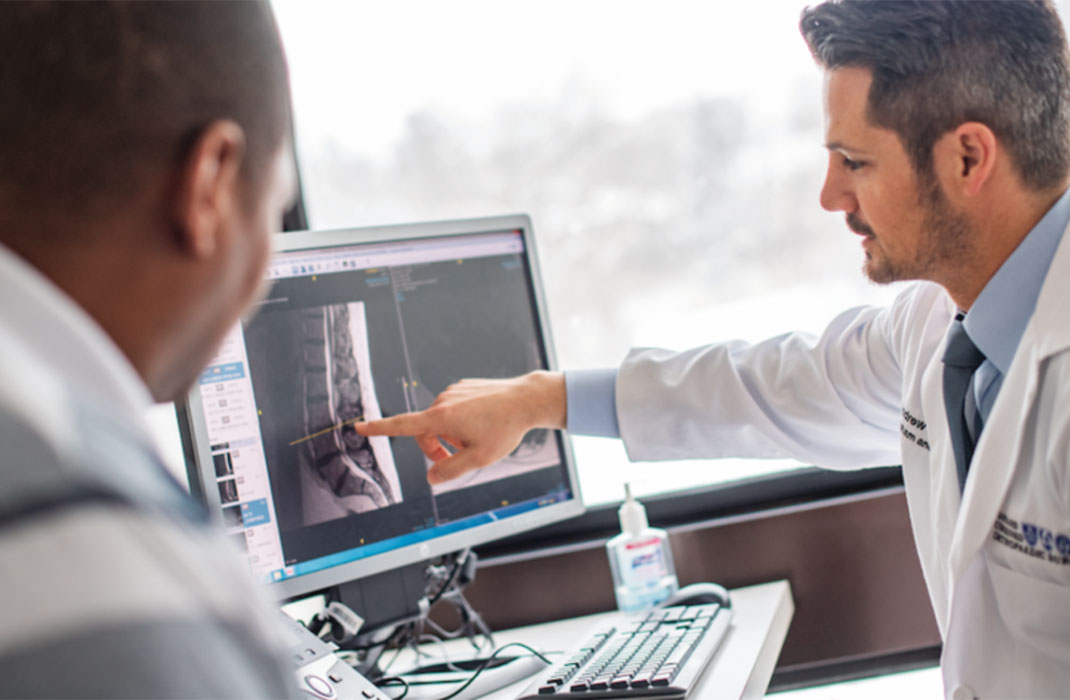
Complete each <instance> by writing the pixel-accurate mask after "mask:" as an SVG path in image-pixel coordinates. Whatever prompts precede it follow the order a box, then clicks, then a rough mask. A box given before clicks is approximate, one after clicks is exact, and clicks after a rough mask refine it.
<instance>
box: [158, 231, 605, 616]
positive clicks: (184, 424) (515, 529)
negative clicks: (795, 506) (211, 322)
mask: <svg viewBox="0 0 1070 700" xmlns="http://www.w3.org/2000/svg"><path fill="white" fill-rule="evenodd" d="M510 231H520V232H521V236H522V238H523V241H524V253H525V254H524V258H525V260H526V264H527V269H528V279H529V282H530V285H531V290H532V295H533V297H534V303H535V317H536V320H537V323H538V325H539V330H540V332H541V334H542V339H543V345H544V351H545V356H546V364H547V369H549V370H556V369H557V368H558V367H557V356H556V352H555V350H554V342H553V334H552V331H551V329H550V321H549V313H548V309H547V304H546V298H545V293H544V291H543V285H542V276H541V273H540V268H539V260H538V255H537V250H536V245H535V237H534V234H533V229H532V225H531V218H530V217H529V216H528V215H527V214H511V215H507V216H493V217H483V218H475V219H453V220H445V221H430V222H420V223H409V224H391V225H386V226H372V227H355V228H345V229H331V230H325V231H298V232H287V233H279V234H276V235H275V236H273V238H272V250H273V251H274V252H275V253H283V252H297V251H305V250H309V251H314V250H317V249H321V248H330V247H339V246H352V245H367V244H376V243H389V242H395V241H398V242H400V241H406V240H420V239H427V238H440V237H448V236H466V235H473V234H475V235H478V234H488V233H504V232H510ZM177 409H178V412H179V418H180V420H179V423H180V427H181V429H182V432H183V435H182V438H183V452H184V453H185V459H186V469H187V473H188V477H189V481H190V487H191V491H192V492H193V493H194V494H195V495H196V496H198V497H199V498H200V499H201V500H202V501H203V502H204V503H205V505H206V506H207V507H208V510H209V512H210V513H211V515H212V517H213V518H214V519H215V520H217V521H218V522H219V523H220V524H222V503H221V499H220V496H219V490H218V489H217V488H208V486H211V485H214V484H215V471H214V467H213V464H212V456H211V450H210V444H209V440H208V435H207V425H206V421H205V417H204V412H203V408H202V403H201V397H200V387H199V385H194V386H193V388H192V389H191V390H190V391H189V393H188V395H187V396H186V397H185V400H184V401H182V402H181V403H180V404H179V405H178V406H177ZM397 439H406V438H397ZM560 444H561V446H562V453H563V458H564V461H565V468H566V470H567V473H568V480H569V485H570V488H571V489H572V492H573V498H571V499H569V500H568V501H564V502H561V503H555V504H552V505H549V506H545V507H541V508H536V509H534V510H530V511H527V512H524V513H521V514H519V515H515V516H512V517H509V518H507V519H504V520H495V521H492V522H489V523H484V524H481V525H477V526H474V527H471V528H467V529H465V530H461V531H458V532H454V533H450V534H446V535H441V536H438V537H433V538H431V539H428V540H425V541H423V542H417V543H413V544H410V545H405V546H402V547H399V548H397V549H394V550H390V551H388V552H383V553H380V554H374V555H370V556H368V557H364V558H361V559H357V560H355V561H351V562H348V563H345V564H341V565H338V566H333V567H329V568H326V569H321V570H318V571H314V572H310V573H308V574H304V575H301V576H297V577H293V578H285V579H282V580H280V581H272V582H269V583H267V584H265V585H266V586H267V589H268V592H269V593H270V594H271V595H272V596H274V597H275V598H277V599H279V600H287V599H293V598H298V597H301V596H305V595H309V594H313V593H316V592H319V591H322V590H324V589H327V588H331V587H333V586H337V585H341V584H343V583H347V582H349V581H353V580H359V579H362V578H366V577H368V576H372V575H374V574H378V573H382V572H385V571H391V570H394V569H397V568H400V567H402V566H406V565H409V564H414V563H417V562H421V561H425V560H427V559H431V558H434V557H437V556H441V555H444V554H448V553H450V552H455V551H459V550H462V549H466V548H469V547H475V546H478V545H481V544H485V543H487V542H492V541H495V540H499V539H502V538H505V537H509V536H511V535H515V534H518V533H521V532H526V531H528V530H532V529H535V528H538V527H542V526H545V525H550V524H552V523H555V522H559V521H561V520H565V519H568V518H572V517H576V516H578V515H582V514H583V513H584V510H585V508H584V505H583V497H582V495H581V492H580V483H579V477H578V474H577V471H576V463H575V458H574V457H573V453H572V447H571V444H570V441H569V438H568V435H567V434H566V433H562V434H561V440H560Z"/></svg>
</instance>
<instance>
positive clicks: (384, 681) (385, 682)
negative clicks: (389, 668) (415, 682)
mask: <svg viewBox="0 0 1070 700" xmlns="http://www.w3.org/2000/svg"><path fill="white" fill-rule="evenodd" d="M399 684H400V685H402V686H404V688H403V689H402V691H401V695H399V696H397V697H396V698H394V700H401V699H402V698H404V697H405V696H406V695H408V694H409V688H410V687H411V686H410V685H409V682H408V681H407V680H405V679H404V678H402V677H401V676H385V677H383V678H380V679H379V680H378V681H377V682H376V683H375V687H376V688H386V687H389V686H394V685H399Z"/></svg>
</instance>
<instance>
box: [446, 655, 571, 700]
mask: <svg viewBox="0 0 1070 700" xmlns="http://www.w3.org/2000/svg"><path fill="white" fill-rule="evenodd" d="M509 647H522V648H524V649H527V650H528V651H530V652H531V653H532V654H533V655H535V656H537V657H538V658H539V659H541V660H542V661H544V662H545V663H547V664H551V663H553V662H552V661H550V659H548V658H546V656H545V655H544V654H543V653H542V652H540V651H537V650H535V649H533V648H531V647H529V646H528V645H527V644H524V643H523V642H509V643H508V644H503V645H502V646H500V647H498V648H497V649H495V650H494V652H493V653H492V654H491V655H490V656H488V657H487V658H485V659H483V663H481V664H480V665H479V668H477V669H476V670H475V672H474V673H472V675H471V677H469V679H468V680H466V681H465V682H464V684H463V685H461V687H460V688H457V689H456V690H454V691H453V692H452V693H450V694H449V695H443V696H442V697H441V698H439V700H450V698H455V697H457V696H458V695H460V694H461V693H463V692H464V691H465V689H466V688H468V686H470V685H472V683H474V682H475V680H476V678H479V674H481V673H483V671H485V670H486V669H487V667H488V666H490V662H491V661H493V660H494V659H495V658H497V656H498V654H501V653H502V652H503V651H505V650H506V649H508V648H509Z"/></svg>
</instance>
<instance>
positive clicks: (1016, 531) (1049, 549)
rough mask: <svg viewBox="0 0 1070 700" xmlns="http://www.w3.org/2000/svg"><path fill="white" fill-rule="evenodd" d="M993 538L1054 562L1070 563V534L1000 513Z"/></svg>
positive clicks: (1005, 544) (1035, 557) (1026, 553)
mask: <svg viewBox="0 0 1070 700" xmlns="http://www.w3.org/2000/svg"><path fill="white" fill-rule="evenodd" d="M992 539H993V540H994V541H995V542H998V543H999V544H1001V545H1003V546H1005V547H1009V548H1010V549H1013V550H1015V551H1016V552H1020V553H1022V554H1025V555H1026V556H1029V557H1033V558H1034V559H1040V560H1042V561H1047V562H1050V563H1052V564H1060V565H1063V566H1065V565H1067V564H1070V534H1068V533H1063V532H1053V531H1051V530H1050V529H1048V528H1045V527H1042V526H1039V525H1037V524H1035V523H1028V522H1026V521H1024V520H1022V521H1017V520H1015V519H1014V518H1011V517H1010V516H1008V515H1007V514H1006V513H1000V514H999V517H998V518H996V524H995V526H994V527H993V528H992Z"/></svg>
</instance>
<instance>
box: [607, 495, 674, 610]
mask: <svg viewBox="0 0 1070 700" xmlns="http://www.w3.org/2000/svg"><path fill="white" fill-rule="evenodd" d="M618 514H619V516H620V529H621V533H620V534H619V535H617V536H616V537H614V538H613V539H611V540H610V541H609V542H607V543H606V550H607V552H608V553H609V568H610V570H611V571H612V572H613V591H614V592H615V593H616V595H617V607H618V608H620V609H621V610H622V611H624V612H638V611H640V610H646V609H648V608H652V607H654V606H655V605H657V604H658V603H660V602H661V601H663V600H665V599H666V598H668V597H669V596H670V595H672V594H673V593H674V592H675V591H676V588H677V585H678V584H677V582H676V569H675V568H674V567H673V563H672V552H671V551H670V550H669V536H668V534H666V532H665V531H664V530H658V529H657V528H653V527H650V525H649V524H648V523H647V519H646V510H645V509H644V508H643V506H642V504H640V503H638V502H637V501H636V500H635V499H634V498H632V489H631V486H630V485H629V484H625V485H624V503H622V504H621V506H620V510H619V511H618Z"/></svg>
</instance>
